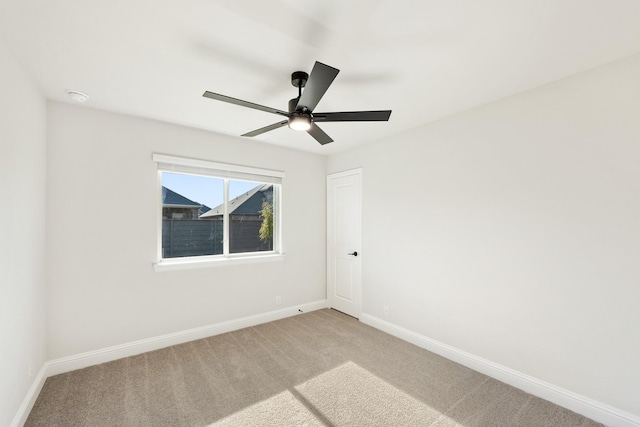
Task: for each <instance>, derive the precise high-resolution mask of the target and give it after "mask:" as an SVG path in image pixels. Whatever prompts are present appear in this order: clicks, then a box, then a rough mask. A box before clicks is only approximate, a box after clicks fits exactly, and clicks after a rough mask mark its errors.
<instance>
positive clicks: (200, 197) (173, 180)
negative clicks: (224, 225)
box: [162, 172, 261, 208]
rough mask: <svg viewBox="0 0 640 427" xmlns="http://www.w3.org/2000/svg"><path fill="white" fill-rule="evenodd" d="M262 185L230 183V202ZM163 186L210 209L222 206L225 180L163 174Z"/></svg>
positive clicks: (232, 181)
mask: <svg viewBox="0 0 640 427" xmlns="http://www.w3.org/2000/svg"><path fill="white" fill-rule="evenodd" d="M258 185H261V184H260V183H259V182H248V181H236V180H231V181H229V200H231V199H234V198H235V197H238V196H239V195H240V194H242V193H244V192H246V191H248V190H250V189H252V188H254V187H256V186H258ZM162 186H163V187H167V188H168V189H170V190H173V191H175V192H176V193H178V194H180V195H182V196H184V197H186V198H187V199H190V200H193V201H194V202H198V203H202V204H204V205H206V206H208V207H210V208H214V207H216V206H218V205H220V204H222V197H223V191H224V187H223V186H224V180H223V179H220V178H212V177H207V176H197V175H185V174H181V173H170V172H163V173H162Z"/></svg>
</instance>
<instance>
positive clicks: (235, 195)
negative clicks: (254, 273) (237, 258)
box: [229, 181, 274, 253]
mask: <svg viewBox="0 0 640 427" xmlns="http://www.w3.org/2000/svg"><path fill="white" fill-rule="evenodd" d="M273 188H274V185H273V184H263V183H260V182H248V181H229V252H230V253H241V252H259V251H271V250H273V223H274V221H273V220H274V217H273V200H274V197H273V192H274V191H273Z"/></svg>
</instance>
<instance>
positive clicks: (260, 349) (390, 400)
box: [25, 310, 600, 427]
mask: <svg viewBox="0 0 640 427" xmlns="http://www.w3.org/2000/svg"><path fill="white" fill-rule="evenodd" d="M25 425H26V426H29V427H31V426H50V427H54V426H65V427H72V426H154V427H156V426H203V427H205V426H210V427H230V426H234V427H241V426H285V427H286V426H314V427H315V426H554V427H557V426H597V425H600V424H597V423H595V422H593V421H591V420H589V419H587V418H584V417H582V416H580V415H578V414H575V413H573V412H571V411H569V410H567V409H564V408H561V407H558V406H556V405H554V404H552V403H549V402H547V401H544V400H542V399H538V398H536V397H534V396H531V395H529V394H526V393H524V392H522V391H520V390H517V389H514V388H513V387H510V386H508V385H506V384H503V383H501V382H499V381H496V380H494V379H491V378H489V377H486V376H484V375H482V374H479V373H477V372H475V371H472V370H470V369H467V368H465V367H463V366H460V365H458V364H456V363H454V362H451V361H449V360H446V359H444V358H442V357H439V356H437V355H434V354H432V353H429V352H427V351H425V350H422V349H420V348H418V347H416V346H413V345H411V344H408V343H406V342H404V341H401V340H398V339H396V338H394V337H392V336H389V335H387V334H385V333H383V332H380V331H377V330H375V329H373V328H370V327H368V326H366V325H363V324H362V323H360V322H358V321H357V320H354V319H352V318H350V317H348V316H345V315H343V314H341V313H338V312H336V311H333V310H319V311H315V312H311V313H305V314H302V315H299V316H295V317H292V318H288V319H283V320H279V321H275V322H271V323H266V324H264V325H259V326H256V327H252V328H247V329H242V330H239V331H236V332H231V333H228V334H222V335H218V336H214V337H210V338H206V339H202V340H198V341H192V342H189V343H186V344H181V345H177V346H173V347H168V348H165V349H162V350H157V351H153V352H149V353H145V354H141V355H138V356H133V357H128V358H125V359H120V360H116V361H114V362H109V363H105V364H102V365H98V366H93V367H90V368H86V369H81V370H78V371H74V372H69V373H66V374H62V375H57V376H54V377H51V378H49V379H47V381H46V383H45V385H44V387H43V389H42V392H41V393H40V396H39V397H38V400H37V402H36V404H35V406H34V408H33V410H32V411H31V414H30V416H29V418H28V420H27V423H26V424H25Z"/></svg>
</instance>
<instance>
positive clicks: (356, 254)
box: [347, 251, 358, 256]
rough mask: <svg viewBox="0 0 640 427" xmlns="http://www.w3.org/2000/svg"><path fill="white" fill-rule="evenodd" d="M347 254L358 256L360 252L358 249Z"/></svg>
mask: <svg viewBox="0 0 640 427" xmlns="http://www.w3.org/2000/svg"><path fill="white" fill-rule="evenodd" d="M347 255H353V256H358V252H357V251H353V252H351V253H348V254H347Z"/></svg>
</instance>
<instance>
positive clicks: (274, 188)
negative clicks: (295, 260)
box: [153, 154, 284, 270]
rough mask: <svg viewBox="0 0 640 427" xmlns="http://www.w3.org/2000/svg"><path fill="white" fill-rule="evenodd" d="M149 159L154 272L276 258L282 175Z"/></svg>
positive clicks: (198, 162) (158, 157)
mask: <svg viewBox="0 0 640 427" xmlns="http://www.w3.org/2000/svg"><path fill="white" fill-rule="evenodd" d="M153 160H154V161H155V162H157V164H158V178H159V179H158V181H159V184H158V187H159V190H158V195H159V196H158V207H159V209H158V211H159V215H158V216H159V218H158V262H157V263H156V264H155V268H156V270H162V269H165V268H168V269H173V268H175V267H176V266H178V267H180V268H189V267H192V266H194V265H196V266H202V265H213V264H220V263H221V262H222V263H224V262H238V261H242V260H244V261H260V260H267V259H269V258H278V257H280V255H281V242H280V240H281V239H280V235H281V233H280V229H281V222H280V217H281V215H280V206H281V203H280V201H281V192H282V190H281V187H282V179H283V178H284V173H283V172H279V171H271V170H266V169H257V168H250V167H245V166H238V165H228V164H222V163H214V162H208V161H204V160H195V159H186V158H181V157H173V156H167V155H162V154H154V155H153ZM280 258H281V257H280Z"/></svg>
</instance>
